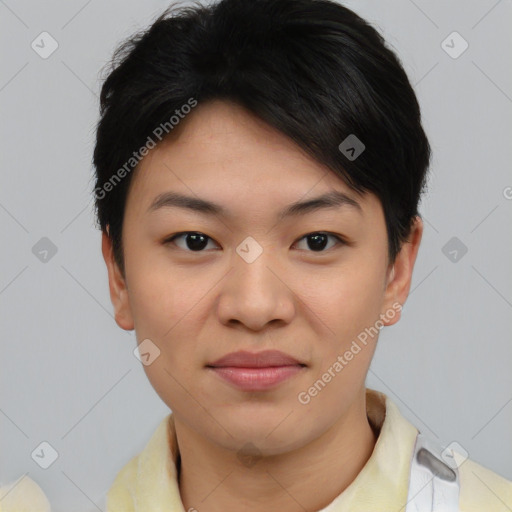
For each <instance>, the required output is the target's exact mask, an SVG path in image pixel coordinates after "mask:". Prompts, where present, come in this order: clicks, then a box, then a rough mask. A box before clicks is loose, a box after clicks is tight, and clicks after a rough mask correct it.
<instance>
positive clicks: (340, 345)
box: [102, 100, 423, 512]
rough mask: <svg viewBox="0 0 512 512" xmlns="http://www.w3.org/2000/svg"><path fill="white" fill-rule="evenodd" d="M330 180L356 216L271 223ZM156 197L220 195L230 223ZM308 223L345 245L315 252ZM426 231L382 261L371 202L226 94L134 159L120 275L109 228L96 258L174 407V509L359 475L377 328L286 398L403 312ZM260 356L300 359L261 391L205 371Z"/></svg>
mask: <svg viewBox="0 0 512 512" xmlns="http://www.w3.org/2000/svg"><path fill="white" fill-rule="evenodd" d="M219 177H221V179H219ZM333 189H335V190H339V191H342V192H345V193H346V194H348V195H350V196H351V197H352V198H354V199H356V200H357V201H358V202H359V204H360V205H361V208H362V212H361V213H359V212H358V210H357V209H355V208H350V207H347V206H343V207H340V208H331V209H324V210H318V211H315V212H310V213H308V214H306V215H304V216H298V217H291V218H289V219H284V220H279V221H278V220H277V218H276V215H277V212H279V211H281V209H283V208H284V207H285V206H287V205H289V204H290V203H293V202H295V201H299V200H305V199H309V198H312V197H316V196H318V195H320V194H322V193H324V192H329V191H331V190H333ZM164 191H175V192H180V193H184V194H187V195H191V196H198V197H200V198H204V199H208V200H211V201H214V202H216V203H220V204H221V205H223V206H225V207H226V208H227V209H228V210H229V212H231V213H232V216H229V217H225V218H224V217H219V216H206V215H202V214H200V213H196V212H192V211H187V210H185V209H179V208H162V209H160V210H156V211H154V212H151V213H148V212H147V210H148V208H149V206H150V205H151V203H152V201H153V200H154V198H155V197H156V196H157V195H158V194H160V193H162V192H164ZM182 231H196V232H201V233H203V234H205V235H207V236H208V237H209V238H207V239H206V240H208V244H207V246H206V247H205V248H204V249H202V252H197V251H193V250H191V249H190V248H189V247H190V246H187V240H186V236H182V237H180V238H179V239H176V240H174V242H168V243H167V244H166V243H164V240H165V239H166V238H169V237H170V236H171V235H173V234H176V233H178V232H182ZM318 232H329V233H334V234H337V235H340V236H341V237H343V238H344V239H345V240H346V241H347V242H348V243H347V244H342V243H339V242H338V241H337V240H336V239H335V238H331V237H329V238H328V239H327V246H326V247H325V249H323V251H315V250H314V249H315V246H314V245H312V244H310V245H308V238H306V237H305V236H306V235H308V234H311V233H318ZM422 233H423V224H422V221H421V219H420V218H417V219H416V221H415V224H414V226H413V229H412V231H411V236H410V238H409V241H408V242H407V243H405V244H404V245H403V246H402V249H401V251H400V253H399V255H398V256H397V258H396V260H395V262H394V265H391V264H390V263H389V262H388V259H387V235H386V227H385V220H384V214H383V210H382V206H381V203H380V201H379V200H378V198H377V197H376V196H375V195H373V194H368V193H367V194H364V195H363V196H357V195H355V193H354V192H353V191H351V190H350V189H349V187H348V186H346V185H345V183H344V182H343V181H342V180H341V179H340V178H339V177H338V176H337V175H335V174H334V173H333V172H332V171H330V170H329V169H328V168H326V167H325V166H323V165H321V164H319V163H318V162H317V161H315V160H313V159H312V158H311V157H309V156H308V155H306V154H305V153H304V152H303V151H302V150H301V148H300V147H298V146H297V145H296V144H295V143H294V142H292V141H291V140H290V139H288V138H287V137H286V136H284V135H283V134H281V133H279V132H277V131H275V130H274V129H273V128H271V127H269V126H268V125H266V124H265V123H263V122H262V121H261V120H259V119H258V118H256V117H254V116H253V115H252V114H251V113H249V112H248V111H246V110H245V109H243V108H242V107H239V106H237V105H235V104H232V103H229V102H221V101H217V100H216V101H213V102H208V103H204V104H199V105H198V106H197V107H196V108H195V109H194V110H193V111H192V113H190V114H189V115H188V116H187V117H186V119H185V120H183V121H181V123H180V125H179V127H178V128H177V129H176V133H175V132H172V138H169V139H168V140H164V141H163V142H162V143H161V144H160V145H158V146H157V147H156V148H155V149H153V150H152V151H151V152H150V153H149V154H148V155H147V156H146V157H145V158H144V159H143V160H142V161H141V163H140V164H139V167H138V168H137V171H136V174H135V175H134V176H133V182H132V183H131V186H130V190H129V194H128V198H127V203H126V210H125V219H124V227H123V243H124V255H125V275H124V276H123V275H122V274H121V272H120V271H119V268H118V266H117V265H116V263H115V261H114V258H113V253H112V246H111V242H110V239H109V238H108V236H107V234H106V233H104V234H103V239H102V252H103V256H104V259H105V262H106V265H107V268H108V277H109V287H110V296H111V300H112V303H113V306H114V310H115V319H116V322H117V324H118V325H119V326H120V327H121V328H123V329H126V330H132V329H135V332H136V336H137V340H138V342H139V343H140V342H141V341H142V340H145V339H147V338H149V339H150V340H151V341H152V342H153V343H154V344H155V345H156V346H157V347H158V348H159V350H160V351H161V353H160V356H159V357H157V358H156V359H155V360H154V362H152V363H151V364H150V365H148V366H144V370H145V372H146V374H147V376H148V378H149V380H150V382H151V384H152V386H153V387H154V388H155V390H156V392H157V393H158V395H159V396H160V397H161V398H162V400H163V401H164V402H165V403H166V404H167V405H168V406H169V408H170V409H171V410H172V411H173V416H174V418H175V424H176V434H177V439H178V445H179V449H180V454H181V476H180V481H179V488H180V493H181V498H182V501H183V504H184V506H185V510H188V509H190V508H192V507H194V508H195V509H197V510H199V511H201V512H216V511H219V512H220V511H222V512H224V511H226V510H250V511H251V512H259V511H262V512H263V511H265V512H267V511H268V510H280V511H284V512H288V511H289V512H299V511H301V512H302V511H303V510H308V511H314V510H320V509H321V508H323V507H325V506H327V505H328V504H329V503H330V502H331V501H332V500H333V499H334V498H335V497H336V496H338V495H339V494H340V493H341V492H342V491H343V490H344V489H346V488H347V486H348V485H349V484H350V483H351V482H352V481H353V480H354V479H355V477H356V476H357V474H358V473H359V472H360V471H361V469H362V468H363V467H364V465H365V464H366V462H367V461H368V459H369V458H370V456H371V454H372V451H373V448H374V445H375V442H376V438H375V435H374V433H373V431H372V429H371V427H370V425H369V423H368V418H367V416H366V401H365V378H366V374H367V372H368V369H369V366H370V363H371V359H372V357H373V354H374V351H375V347H376V343H377V339H378V336H374V337H373V338H372V337H370V338H369V340H368V343H367V344H366V345H365V346H364V345H361V346H362V350H361V351H360V352H359V353H358V354H357V355H355V356H354V358H353V359H352V360H351V361H350V362H349V363H348V364H347V365H346V366H345V367H344V368H343V370H342V371H340V372H338V373H336V374H335V377H333V378H332V379H331V381H330V382H329V383H328V384H327V385H326V386H325V387H324V388H323V389H322V390H321V392H319V393H318V394H317V395H316V396H315V397H313V398H311V400H310V402H309V403H307V404H302V403H300V402H299V400H298V398H297V397H298V394H299V393H300V392H303V391H307V390H308V389H309V388H310V387H311V386H312V385H313V384H314V383H315V381H317V380H318V379H319V378H321V377H322V374H324V373H325V372H326V371H328V369H329V367H332V365H333V364H334V363H335V362H336V360H337V357H338V356H339V355H342V354H344V353H345V351H346V350H348V349H349V348H350V346H351V344H352V342H353V340H356V339H357V336H358V334H360V333H361V332H363V331H364V330H365V328H368V327H370V326H373V325H375V323H376V321H377V320H379V318H382V316H381V315H384V316H385V319H384V320H383V324H384V325H392V324H394V323H396V322H397V321H398V320H399V318H400V311H396V304H397V303H399V304H403V303H404V302H405V300H406V298H407V295H408V293H409V288H410V284H411V277H412V272H413V267H414V263H415V260H416V255H417V251H418V248H419V245H420V241H421V236H422ZM247 236H251V237H253V238H254V239H255V240H256V241H257V242H258V244H259V245H260V246H261V248H262V249H263V252H262V254H261V255H260V256H259V257H258V258H257V259H256V260H255V261H254V262H252V263H248V262H246V261H245V260H244V259H243V258H241V257H240V256H239V255H238V254H237V252H236V248H237V246H239V244H241V242H242V241H243V240H244V239H245V238H246V237H247ZM311 247H312V248H311ZM393 304H395V308H393ZM391 309H393V310H394V311H395V312H396V314H395V315H394V316H393V318H389V316H390V315H389V311H390V310H391ZM266 349H277V350H281V351H283V352H285V353H287V354H289V355H291V356H293V357H295V358H296V359H298V360H299V361H301V362H303V363H305V364H306V365H307V366H306V367H305V368H304V369H303V370H301V372H300V373H298V374H296V375H295V376H293V377H292V378H290V379H288V380H287V381H285V382H283V383H281V384H279V385H278V386H277V387H275V388H274V389H272V390H268V391H260V392H247V391H242V390H240V389H238V388H235V387H234V386H232V385H230V384H228V383H227V382H225V381H224V380H222V379H221V378H220V377H219V376H218V375H216V374H214V373H213V372H212V371H211V370H209V369H207V368H206V367H205V365H206V364H208V363H211V362H213V361H214V360H216V359H218V358H220V357H222V356H224V355H226V354H228V353H230V352H233V351H237V350H247V351H250V352H259V351H261V350H266ZM248 443H252V444H251V445H248ZM247 446H254V447H256V448H253V451H254V453H255V454H256V456H255V458H254V459H252V463H247V461H245V462H244V460H243V459H242V458H241V457H240V454H246V452H249V453H251V450H249V449H248V448H247Z"/></svg>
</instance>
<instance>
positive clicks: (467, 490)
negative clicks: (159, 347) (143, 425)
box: [0, 389, 512, 512]
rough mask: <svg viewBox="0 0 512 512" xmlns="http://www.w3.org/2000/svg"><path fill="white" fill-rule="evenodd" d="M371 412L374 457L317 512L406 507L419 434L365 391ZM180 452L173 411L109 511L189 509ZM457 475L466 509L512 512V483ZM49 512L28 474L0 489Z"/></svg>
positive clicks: (1, 506)
mask: <svg viewBox="0 0 512 512" xmlns="http://www.w3.org/2000/svg"><path fill="white" fill-rule="evenodd" d="M366 409H367V415H368V420H369V422H370V424H371V425H372V427H373V428H374V430H375V431H376V432H378V438H377V442H376V444H375V447H374V450H373V453H372V455H371V457H370V458H369V459H368V461H367V463H366V464H365V466H364V467H363V469H362V470H361V471H360V472H359V474H358V475H357V477H356V478H355V479H354V481H353V482H352V483H351V484H350V485H349V486H348V487H347V488H346V489H345V490H344V491H343V492H342V493H341V494H340V495H339V496H337V497H336V498H335V499H334V500H333V501H332V502H331V503H330V504H329V505H327V506H326V507H325V508H323V509H321V510H320V511H318V512H404V510H405V505H406V503H407V493H408V486H409V474H410V463H411V457H412V453H413V448H414V442H415V439H416V435H417V433H418V430H417V429H416V427H414V426H413V425H412V424H411V423H409V421H407V420H406V419H405V418H404V417H403V416H402V414H401V413H400V411H399V409H398V407H397V406H396V405H395V403H394V402H393V401H392V400H391V399H390V398H389V397H388V396H386V395H385V394H383V393H381V392H379V391H375V390H372V389H367V390H366ZM178 455H179V452H178V444H177V441H176V433H175V430H174V418H173V416H172V413H170V414H168V415H167V416H166V417H165V418H164V419H163V420H162V421H161V422H160V424H159V425H158V427H157V429H156V430H155V432H154V433H153V435H152V437H151V438H150V440H149V441H148V443H147V444H146V446H145V448H144V449H143V450H142V452H141V453H140V454H138V455H135V456H134V457H132V458H131V459H130V460H129V462H128V463H127V464H126V465H125V466H124V467H123V468H122V469H121V470H120V471H119V472H118V474H117V476H116V478H115V479H114V482H113V483H112V485H111V487H110V489H109V491H108V494H107V509H106V512H186V511H185V508H184V506H183V503H182V501H181V498H180V492H179V486H178V479H177V470H176V462H177V458H178ZM459 475H460V485H461V490H460V501H459V507H460V511H461V512H512V482H511V481H509V480H506V479H505V478H503V477H501V476H500V475H498V474H497V473H494V472H493V471H491V470H489V469H487V468H485V467H483V466H481V465H480V464H477V463H476V462H474V461H472V460H471V459H467V460H465V461H464V462H463V463H462V464H461V466H460V467H459ZM8 491H10V492H8ZM6 492H8V494H6ZM2 496H3V499H2ZM49 511H50V508H49V503H48V501H47V500H46V497H45V495H44V493H43V492H42V490H41V489H40V488H39V486H38V485H37V484H36V483H35V482H34V481H33V480H31V479H30V478H29V477H28V476H25V477H24V478H23V479H22V480H20V481H19V482H18V484H17V485H16V486H12V485H11V486H6V487H0V512H49Z"/></svg>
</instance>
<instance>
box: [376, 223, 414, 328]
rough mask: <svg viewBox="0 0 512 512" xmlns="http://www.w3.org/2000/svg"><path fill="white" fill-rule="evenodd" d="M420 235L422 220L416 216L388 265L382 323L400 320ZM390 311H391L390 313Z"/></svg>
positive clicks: (386, 323)
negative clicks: (393, 259)
mask: <svg viewBox="0 0 512 512" xmlns="http://www.w3.org/2000/svg"><path fill="white" fill-rule="evenodd" d="M422 235H423V221H422V220H421V218H420V217H419V216H416V217H415V219H414V223H413V227H412V228H411V233H410V235H409V238H408V240H407V241H406V242H404V244H403V245H402V248H401V249H400V252H399V253H398V255H397V257H396V259H395V262H394V263H393V264H390V265H389V267H388V272H387V281H386V289H385V293H384V301H383V310H382V311H381V319H382V321H383V323H384V325H393V324H395V323H396V322H398V320H400V316H401V311H402V306H403V304H404V303H405V301H406V300H407V296H408V295H409V289H410V287H411V280H412V271H413V269H414V263H415V262H416V256H417V254H418V249H419V247H420V243H421V237H422ZM391 311H393V314H392V315H391ZM386 313H387V314H386Z"/></svg>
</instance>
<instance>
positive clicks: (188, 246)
mask: <svg viewBox="0 0 512 512" xmlns="http://www.w3.org/2000/svg"><path fill="white" fill-rule="evenodd" d="M329 237H331V238H332V239H335V240H336V241H337V242H338V245H340V244H341V245H346V243H347V242H345V240H343V239H342V238H341V237H339V236H337V235H334V234H332V233H325V232H314V233H308V234H307V235H304V236H303V237H302V238H300V239H299V242H300V241H302V240H306V243H307V246H308V248H309V249H310V250H311V251H312V252H326V251H325V247H326V245H327V240H328V238H329ZM180 239H183V242H184V243H183V244H182V245H180V244H179V243H176V242H175V240H180ZM208 240H211V241H213V239H212V238H210V237H209V236H207V235H205V234H204V233H200V232H197V231H184V232H182V233H176V234H175V235H172V236H171V237H169V238H166V239H165V240H164V242H163V243H164V244H165V245H167V244H169V243H171V242H172V243H174V244H175V245H177V246H178V247H179V248H180V249H183V250H185V251H188V252H204V251H203V249H204V248H205V247H207V246H208ZM296 243H298V242H296ZM335 245H336V244H335ZM331 248H332V246H331V247H329V248H328V249H331Z"/></svg>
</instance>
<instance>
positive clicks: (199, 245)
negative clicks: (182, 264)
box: [164, 231, 213, 252]
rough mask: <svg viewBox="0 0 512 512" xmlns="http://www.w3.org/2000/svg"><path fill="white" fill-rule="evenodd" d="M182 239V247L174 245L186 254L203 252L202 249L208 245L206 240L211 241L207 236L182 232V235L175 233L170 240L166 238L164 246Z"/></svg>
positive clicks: (193, 232) (194, 232)
mask: <svg viewBox="0 0 512 512" xmlns="http://www.w3.org/2000/svg"><path fill="white" fill-rule="evenodd" d="M181 238H183V239H184V246H182V245H180V244H178V243H176V245H177V246H178V247H179V248H180V249H183V250H185V251H188V252H203V249H204V248H205V247H206V246H207V245H208V240H212V241H213V239H212V238H210V237H209V236H207V235H205V234H204V233H199V232H197V231H184V232H183V233H177V234H175V235H173V236H171V237H170V238H167V239H166V240H165V241H164V244H168V243H170V242H173V243H175V242H174V241H175V240H178V239H181Z"/></svg>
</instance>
